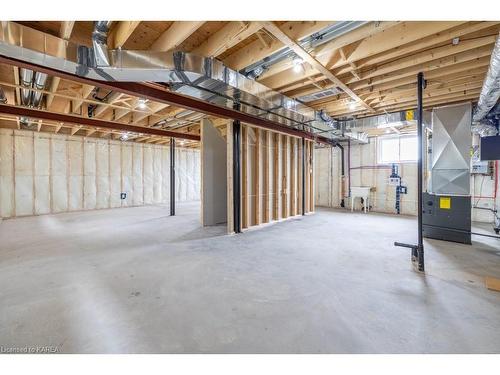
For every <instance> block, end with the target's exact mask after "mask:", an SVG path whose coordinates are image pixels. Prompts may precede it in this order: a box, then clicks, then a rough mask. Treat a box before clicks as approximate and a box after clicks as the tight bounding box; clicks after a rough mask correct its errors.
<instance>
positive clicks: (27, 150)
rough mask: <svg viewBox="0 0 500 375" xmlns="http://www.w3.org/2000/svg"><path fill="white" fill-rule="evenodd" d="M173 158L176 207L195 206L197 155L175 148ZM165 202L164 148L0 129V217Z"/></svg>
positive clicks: (166, 168)
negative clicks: (187, 203) (179, 203)
mask: <svg viewBox="0 0 500 375" xmlns="http://www.w3.org/2000/svg"><path fill="white" fill-rule="evenodd" d="M176 154H177V155H176V156H177V158H176V176H177V184H176V194H177V201H186V200H199V199H200V153H199V150H196V149H184V148H181V147H177V149H176ZM121 193H125V194H126V198H125V199H121V196H120V195H121ZM169 198H170V150H169V147H168V146H162V145H150V144H141V143H132V142H119V141H115V140H105V139H95V138H84V137H78V136H69V135H64V134H48V133H37V132H31V131H25V130H11V129H0V215H1V217H5V218H7V217H14V216H25V215H34V214H35V215H38V214H46V213H56V212H67V211H76V210H82V209H83V210H91V209H97V208H112V207H122V206H123V207H126V206H138V205H143V204H165V203H167V204H168V203H169Z"/></svg>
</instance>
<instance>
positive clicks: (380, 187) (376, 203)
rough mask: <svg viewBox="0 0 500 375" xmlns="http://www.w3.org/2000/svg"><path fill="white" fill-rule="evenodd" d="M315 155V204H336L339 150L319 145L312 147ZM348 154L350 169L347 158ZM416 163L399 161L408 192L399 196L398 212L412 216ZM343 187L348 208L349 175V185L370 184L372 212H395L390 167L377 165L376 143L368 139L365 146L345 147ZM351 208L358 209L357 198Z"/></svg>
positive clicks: (339, 184) (337, 196) (358, 200)
mask: <svg viewBox="0 0 500 375" xmlns="http://www.w3.org/2000/svg"><path fill="white" fill-rule="evenodd" d="M315 156H316V174H315V176H316V180H315V181H316V194H315V199H316V203H317V204H318V205H321V206H328V207H340V202H341V199H342V198H341V189H342V184H341V164H340V157H341V156H340V150H338V149H335V150H331V149H330V148H321V149H316V150H315ZM348 157H350V170H348V167H347V159H348ZM416 172H417V164H416V163H402V164H399V174H400V176H401V177H402V181H403V183H404V184H406V185H407V186H408V194H403V195H401V213H402V214H404V215H416V213H417V211H416V208H417V207H416V206H417V194H416V186H417V185H416V184H417V173H416ZM345 174H346V176H345V183H344V184H345V186H344V202H345V206H346V207H347V208H349V209H350V205H351V201H350V198H348V195H349V188H348V183H349V176H350V180H351V186H370V187H372V188H374V189H373V190H374V191H372V192H371V194H370V206H371V207H372V210H373V211H376V212H384V213H395V212H396V210H395V203H396V188H395V187H394V186H390V185H389V184H388V182H389V176H390V174H391V167H390V166H387V165H377V142H376V139H375V138H371V139H370V142H369V143H368V144H366V145H352V146H351V147H350V148H349V147H347V146H345ZM354 209H357V210H359V209H361V201H360V199H356V200H355V203H354Z"/></svg>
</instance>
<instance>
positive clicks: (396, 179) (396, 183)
mask: <svg viewBox="0 0 500 375" xmlns="http://www.w3.org/2000/svg"><path fill="white" fill-rule="evenodd" d="M400 182H401V178H399V177H389V185H391V186H399V184H400Z"/></svg>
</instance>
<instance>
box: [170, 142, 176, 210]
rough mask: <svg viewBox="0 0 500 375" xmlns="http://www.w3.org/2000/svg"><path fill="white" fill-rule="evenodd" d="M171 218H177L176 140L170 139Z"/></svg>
mask: <svg viewBox="0 0 500 375" xmlns="http://www.w3.org/2000/svg"><path fill="white" fill-rule="evenodd" d="M170 216H175V138H170Z"/></svg>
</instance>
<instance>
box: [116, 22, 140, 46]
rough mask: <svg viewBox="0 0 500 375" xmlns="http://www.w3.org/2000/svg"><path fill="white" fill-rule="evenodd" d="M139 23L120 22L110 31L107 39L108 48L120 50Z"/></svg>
mask: <svg viewBox="0 0 500 375" xmlns="http://www.w3.org/2000/svg"><path fill="white" fill-rule="evenodd" d="M140 23H141V21H120V22H117V24H116V25H115V26H113V28H112V29H111V32H110V33H109V38H108V45H109V46H110V48H120V47H123V45H124V44H125V43H126V42H127V41H128V40H129V39H130V37H131V36H132V33H133V32H134V31H135V29H137V26H139V24H140Z"/></svg>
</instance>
